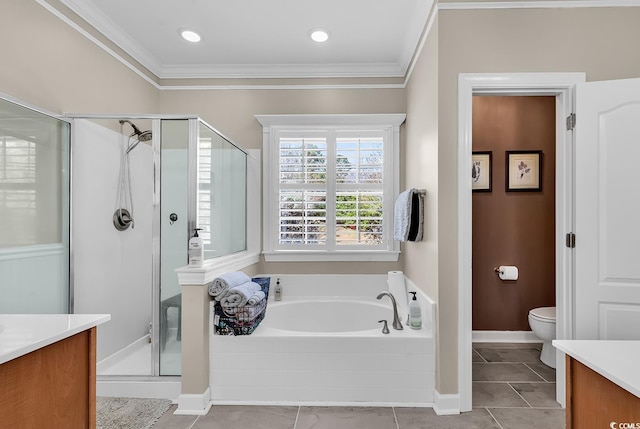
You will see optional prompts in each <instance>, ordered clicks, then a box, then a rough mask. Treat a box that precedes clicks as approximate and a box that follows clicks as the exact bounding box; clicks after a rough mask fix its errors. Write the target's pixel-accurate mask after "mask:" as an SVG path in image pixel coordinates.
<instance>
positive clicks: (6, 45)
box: [0, 0, 158, 114]
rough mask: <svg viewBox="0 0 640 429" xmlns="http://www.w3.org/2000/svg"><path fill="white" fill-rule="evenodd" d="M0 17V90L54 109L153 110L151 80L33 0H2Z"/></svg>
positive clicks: (112, 111) (60, 111)
mask: <svg viewBox="0 0 640 429" xmlns="http://www.w3.org/2000/svg"><path fill="white" fill-rule="evenodd" d="M2 17H3V18H2V25H0V40H2V41H3V43H1V44H0V92H2V93H5V94H8V95H10V96H12V97H15V98H18V99H20V100H21V101H23V102H26V103H29V104H32V105H35V106H38V107H40V108H43V109H46V110H49V111H51V112H53V113H58V114H60V113H63V112H91V113H116V112H121V113H122V112H127V113H128V112H155V111H156V106H157V99H158V90H157V89H156V88H154V86H153V85H151V84H150V83H148V82H146V81H145V80H144V79H142V78H141V77H140V76H138V75H136V74H134V73H133V72H132V71H131V70H130V69H128V68H127V67H125V66H124V65H122V64H121V63H120V62H118V61H116V60H115V59H114V58H113V57H112V56H111V55H109V54H107V53H106V52H105V51H103V50H102V49H100V48H98V47H97V45H96V44H94V43H93V42H91V41H89V40H88V39H87V38H85V37H84V36H82V35H80V33H78V32H77V31H76V30H74V29H73V28H71V27H70V26H69V25H67V24H66V23H64V22H63V21H62V20H60V19H59V18H57V17H56V16H54V15H53V14H52V13H51V12H49V11H48V10H47V9H45V8H44V7H42V6H40V5H39V4H38V3H36V2H35V1H24V0H3V2H2ZM25 26H26V28H27V30H32V31H25ZM18 35H20V37H18Z"/></svg>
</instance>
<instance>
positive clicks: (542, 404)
mask: <svg viewBox="0 0 640 429" xmlns="http://www.w3.org/2000/svg"><path fill="white" fill-rule="evenodd" d="M511 386H512V387H513V388H514V389H515V390H516V392H518V394H519V395H520V396H522V397H523V398H524V400H525V401H527V402H528V403H529V404H530V405H531V406H532V407H534V408H560V404H559V403H558V402H556V383H511ZM474 403H475V398H474ZM493 406H498V405H493Z"/></svg>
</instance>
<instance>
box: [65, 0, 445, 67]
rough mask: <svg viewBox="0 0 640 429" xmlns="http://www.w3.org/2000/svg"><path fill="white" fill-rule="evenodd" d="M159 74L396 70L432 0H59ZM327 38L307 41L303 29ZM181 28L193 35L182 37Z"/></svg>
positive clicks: (406, 59) (412, 44)
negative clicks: (191, 39) (194, 36)
mask: <svg viewBox="0 0 640 429" xmlns="http://www.w3.org/2000/svg"><path fill="white" fill-rule="evenodd" d="M61 1H62V2H63V3H64V4H65V5H67V6H68V7H70V8H71V9H72V10H73V11H74V12H76V13H77V14H78V15H80V16H81V17H82V18H84V19H85V20H86V21H88V22H89V23H90V24H91V25H93V26H94V27H95V28H96V29H98V30H99V31H101V32H102V33H103V34H104V35H105V36H107V37H108V38H109V39H110V40H112V41H113V42H114V43H116V44H117V45H118V46H119V47H120V48H122V49H123V50H125V51H126V52H127V53H128V54H129V55H131V56H133V57H134V58H135V59H136V60H137V61H139V62H140V63H142V64H143V65H144V66H145V67H147V68H148V69H149V70H150V71H151V72H152V73H154V74H155V75H156V76H158V77H160V78H196V77H201V78H205V77H242V78H250V77H346V76H349V77H351V76H356V77H369V76H371V77H401V76H404V75H405V73H406V72H407V68H408V67H409V64H410V61H411V58H412V56H413V54H414V52H415V51H416V48H417V45H418V43H419V40H420V36H421V33H422V31H423V29H424V26H425V23H426V20H427V17H428V14H429V9H430V8H431V5H432V4H433V0H317V1H311V0H61ZM317 27H322V28H325V29H327V30H328V31H329V33H330V39H329V41H327V42H325V43H316V42H313V41H311V39H310V38H309V32H310V30H311V29H314V28H317ZM183 28H189V29H191V30H194V31H196V32H198V33H199V34H200V35H201V36H202V41H201V42H200V43H196V44H194V43H189V42H186V41H185V40H183V39H182V38H181V37H180V36H179V34H178V30H179V29H183Z"/></svg>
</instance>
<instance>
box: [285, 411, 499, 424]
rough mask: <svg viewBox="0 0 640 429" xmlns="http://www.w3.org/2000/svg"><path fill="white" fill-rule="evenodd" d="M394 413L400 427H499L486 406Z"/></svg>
mask: <svg viewBox="0 0 640 429" xmlns="http://www.w3.org/2000/svg"><path fill="white" fill-rule="evenodd" d="M395 413H396V418H397V420H398V427H399V428H400V429H432V428H438V429H500V426H498V424H497V423H496V421H495V420H494V418H493V417H492V416H491V414H490V413H489V412H488V411H487V409H486V408H474V409H473V410H472V411H471V412H468V413H462V414H458V415H453V416H439V415H437V414H436V413H435V412H434V411H433V410H432V409H431V408H395ZM296 429H298V428H296Z"/></svg>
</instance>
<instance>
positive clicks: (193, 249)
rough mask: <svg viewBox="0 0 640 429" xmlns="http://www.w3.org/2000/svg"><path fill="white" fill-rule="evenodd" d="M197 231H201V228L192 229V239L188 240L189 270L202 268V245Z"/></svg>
mask: <svg viewBox="0 0 640 429" xmlns="http://www.w3.org/2000/svg"><path fill="white" fill-rule="evenodd" d="M198 231H202V228H194V229H193V237H191V238H190V239H189V267H191V268H200V267H202V261H203V260H204V243H203V242H202V237H200V236H199V235H198Z"/></svg>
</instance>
